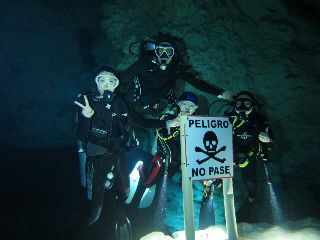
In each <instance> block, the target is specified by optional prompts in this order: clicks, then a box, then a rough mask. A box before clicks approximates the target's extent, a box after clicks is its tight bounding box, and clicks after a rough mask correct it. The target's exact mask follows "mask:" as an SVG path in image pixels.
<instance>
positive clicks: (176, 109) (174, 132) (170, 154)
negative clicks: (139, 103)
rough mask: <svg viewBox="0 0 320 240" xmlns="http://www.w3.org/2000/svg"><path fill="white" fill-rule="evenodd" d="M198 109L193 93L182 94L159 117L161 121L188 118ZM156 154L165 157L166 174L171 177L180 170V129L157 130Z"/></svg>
mask: <svg viewBox="0 0 320 240" xmlns="http://www.w3.org/2000/svg"><path fill="white" fill-rule="evenodd" d="M197 108H198V100H197V96H196V95H195V94H194V93H193V92H184V93H182V95H181V96H180V97H179V98H178V100H177V101H176V102H175V103H174V104H173V105H171V106H169V107H168V108H167V110H166V111H164V113H163V114H162V115H161V116H160V119H161V120H168V119H175V118H176V117H179V116H190V115H192V114H193V113H194V112H195V111H196V110H197ZM156 131H157V141H158V144H157V146H158V154H161V155H162V156H165V163H166V172H167V173H168V176H169V177H173V176H174V175H175V174H176V172H177V171H179V170H180V165H181V155H180V134H179V133H180V127H174V128H170V129H165V128H162V129H157V130H156Z"/></svg>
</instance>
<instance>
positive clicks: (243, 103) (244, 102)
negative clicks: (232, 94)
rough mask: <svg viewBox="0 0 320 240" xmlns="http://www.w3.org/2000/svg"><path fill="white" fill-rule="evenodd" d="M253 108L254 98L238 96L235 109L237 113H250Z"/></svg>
mask: <svg viewBox="0 0 320 240" xmlns="http://www.w3.org/2000/svg"><path fill="white" fill-rule="evenodd" d="M252 108H253V103H252V100H251V99H249V98H237V99H236V100H235V110H236V112H237V113H245V114H246V115H248V114H250V113H251V111H252Z"/></svg>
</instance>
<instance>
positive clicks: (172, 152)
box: [157, 105, 181, 177]
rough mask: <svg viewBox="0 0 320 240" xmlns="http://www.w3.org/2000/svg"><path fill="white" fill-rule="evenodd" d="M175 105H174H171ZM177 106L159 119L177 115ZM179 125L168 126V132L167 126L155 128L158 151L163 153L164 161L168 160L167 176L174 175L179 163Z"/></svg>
mask: <svg viewBox="0 0 320 240" xmlns="http://www.w3.org/2000/svg"><path fill="white" fill-rule="evenodd" d="M173 106H175V105H173ZM178 111H179V110H178V109H177V107H173V108H172V109H171V112H172V113H170V114H169V113H164V114H162V115H161V117H160V119H162V120H168V119H174V118H175V117H177V116H178ZM179 133H180V127H174V128H170V131H169V132H168V129H167V128H162V129H159V130H157V146H158V152H159V153H160V154H161V155H163V156H164V157H165V159H166V161H170V165H168V169H167V170H168V176H169V177H172V176H174V175H175V174H176V173H177V172H178V171H179V170H180V165H181V155H180V134H179Z"/></svg>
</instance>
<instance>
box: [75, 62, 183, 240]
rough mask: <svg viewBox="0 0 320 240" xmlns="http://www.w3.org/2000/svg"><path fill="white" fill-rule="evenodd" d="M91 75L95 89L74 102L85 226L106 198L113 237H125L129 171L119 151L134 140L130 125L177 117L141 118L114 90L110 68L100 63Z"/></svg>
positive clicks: (159, 123) (148, 125) (151, 125)
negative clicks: (87, 205) (86, 203)
mask: <svg viewBox="0 0 320 240" xmlns="http://www.w3.org/2000/svg"><path fill="white" fill-rule="evenodd" d="M94 77H95V78H94V79H95V83H96V89H95V90H94V91H90V92H87V93H85V94H80V95H79V96H78V98H77V101H75V102H74V103H75V104H76V105H77V106H79V111H78V127H77V138H78V140H79V142H80V143H81V149H82V150H84V152H82V154H85V156H86V188H87V195H88V199H89V200H91V205H92V210H91V217H90V218H89V220H88V223H87V226H91V225H92V224H94V223H96V222H97V220H98V219H99V218H100V215H101V211H102V207H103V205H104V204H103V202H104V201H105V199H106V198H108V199H109V200H110V202H111V205H108V207H109V209H110V212H111V213H113V215H115V218H116V224H115V234H116V238H115V239H117V240H119V239H121V240H123V239H125V240H129V239H132V231H131V226H130V220H129V219H128V217H127V216H126V214H125V212H124V202H125V200H126V198H127V197H128V192H129V173H128V171H127V166H125V164H124V161H123V155H124V152H125V151H127V149H130V148H131V147H132V146H134V144H135V141H134V132H133V130H132V125H133V124H137V125H139V126H141V127H143V128H165V127H175V126H178V125H179V121H178V120H168V121H164V120H157V119H145V118H144V117H143V116H141V115H140V114H138V113H137V112H136V111H135V110H134V109H132V108H131V107H130V106H129V104H128V103H126V102H125V101H124V98H123V97H122V96H121V94H120V93H118V92H117V91H116V88H117V87H118V85H119V83H120V80H119V76H118V74H117V73H116V71H115V70H114V69H113V68H111V67H108V66H103V67H101V68H99V69H98V71H97V73H96V74H95V76H94Z"/></svg>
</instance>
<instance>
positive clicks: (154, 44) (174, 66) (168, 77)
mask: <svg viewBox="0 0 320 240" xmlns="http://www.w3.org/2000/svg"><path fill="white" fill-rule="evenodd" d="M137 43H140V46H139V50H138V52H139V53H134V52H133V51H132V50H131V47H132V45H133V44H137ZM129 51H130V52H131V53H132V54H134V55H136V56H138V57H139V59H138V60H137V61H136V62H134V63H133V64H132V65H131V66H129V67H128V68H127V69H125V70H124V71H122V72H120V76H121V79H123V80H124V82H126V83H127V84H128V87H127V89H126V90H127V91H126V92H127V98H128V101H129V102H130V103H131V104H132V105H133V106H135V107H138V108H140V109H143V110H147V111H151V112H152V111H153V112H155V111H159V110H160V111H161V109H159V108H160V103H161V100H167V102H169V103H173V102H174V100H175V87H176V82H177V80H178V79H182V80H184V81H185V82H188V83H190V84H191V85H192V86H193V87H195V88H197V89H198V90H200V91H203V92H206V93H210V94H213V95H215V96H218V97H219V98H223V99H229V98H230V97H231V92H230V91H224V90H223V89H220V88H218V87H216V86H213V85H211V84H209V83H207V82H206V81H204V80H202V79H201V78H200V77H199V73H198V72H195V71H194V70H193V69H192V67H191V66H190V65H189V64H187V63H186V60H185V58H186V57H185V56H184V55H186V54H185V52H186V50H185V46H184V43H183V41H182V40H181V39H178V38H175V37H173V36H170V35H169V34H162V33H160V34H158V35H157V36H156V37H155V39H154V40H153V39H148V40H145V41H142V42H141V41H138V42H134V43H132V44H131V45H130V47H129ZM166 105H167V104H166Z"/></svg>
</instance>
